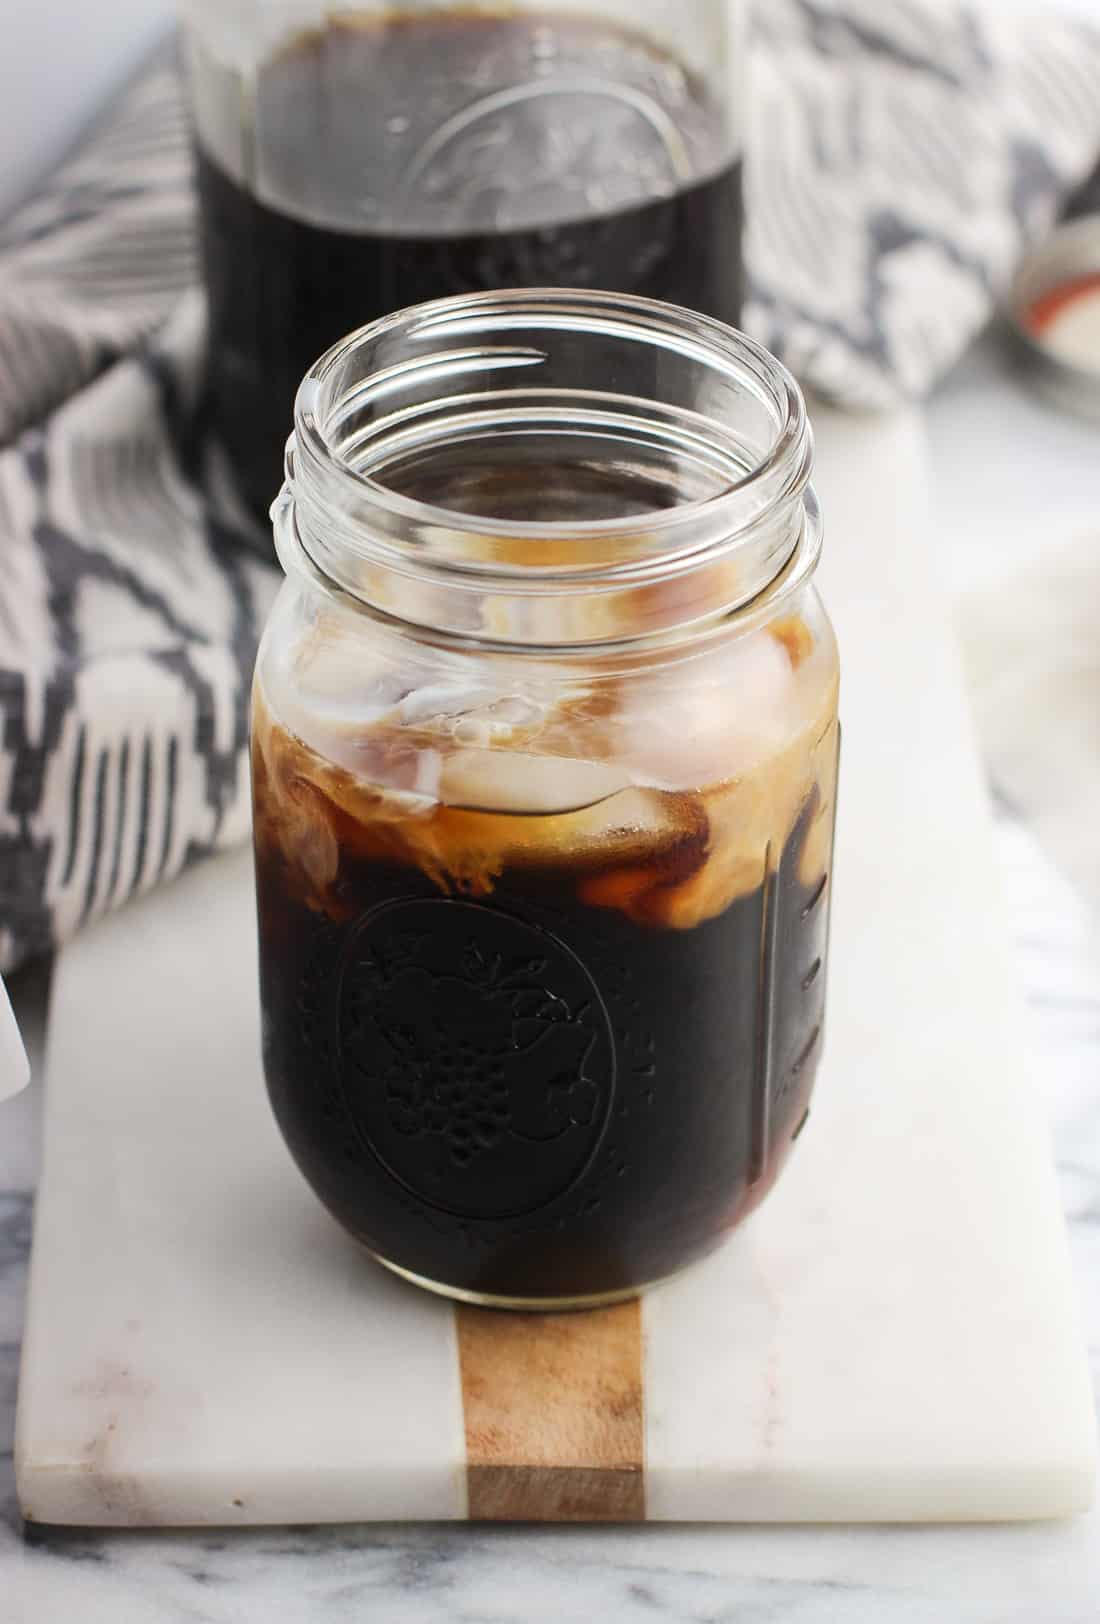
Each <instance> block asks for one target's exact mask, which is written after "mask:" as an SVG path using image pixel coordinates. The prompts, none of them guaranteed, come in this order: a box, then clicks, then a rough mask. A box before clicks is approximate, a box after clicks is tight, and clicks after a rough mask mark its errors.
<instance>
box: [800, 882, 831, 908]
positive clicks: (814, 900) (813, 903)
mask: <svg viewBox="0 0 1100 1624" xmlns="http://www.w3.org/2000/svg"><path fill="white" fill-rule="evenodd" d="M828 883H829V876H828V874H823V875H822V876H821V879H820V880H819V881H818V883H817V887H816V889H815V891H814V894H813V896H812V897H811V898H810V900H809V902H807V904H806V906H805V907H804V908H803V910H802V913H801V916H800V917H801V918H803V919H809V917H810V915H811V914H812V913H813V911H814V909H815V908H816V907H817V905H818V903H819V902H820V901H821V899H822V897H823V896H824V895H825V887H826V886H827V885H828Z"/></svg>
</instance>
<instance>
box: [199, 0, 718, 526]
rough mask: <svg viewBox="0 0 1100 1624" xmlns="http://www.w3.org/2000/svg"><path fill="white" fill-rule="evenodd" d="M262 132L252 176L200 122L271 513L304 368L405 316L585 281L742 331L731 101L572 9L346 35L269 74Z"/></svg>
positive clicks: (210, 273)
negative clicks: (429, 303)
mask: <svg viewBox="0 0 1100 1624" xmlns="http://www.w3.org/2000/svg"><path fill="white" fill-rule="evenodd" d="M227 118H228V119H229V121H230V122H233V121H234V120H236V121H237V122H239V114H238V113H235V112H234V110H233V109H232V108H230V109H229V111H228V114H227ZM253 118H254V133H252V134H250V135H246V141H245V149H244V150H243V152H241V153H236V154H234V163H233V164H229V163H228V162H227V163H225V164H223V162H222V161H220V160H219V158H218V156H216V155H215V145H216V144H215V143H210V142H207V141H206V140H205V139H204V136H203V133H202V131H201V130H200V136H199V141H198V144H197V175H198V187H199V197H200V203H201V221H202V241H203V255H204V265H205V273H206V281H207V286H208V289H209V301H210V349H209V356H210V359H209V383H210V402H211V411H212V414H213V423H214V427H215V430H216V433H217V437H218V438H219V439H220V441H221V442H222V444H223V445H224V447H225V449H226V451H227V452H228V455H229V458H230V461H231V463H232V465H233V468H234V472H235V476H236V478H237V481H238V483H239V486H240V488H241V491H242V493H243V495H244V496H245V498H246V500H247V501H248V503H249V505H250V506H251V507H252V508H253V510H254V511H255V512H257V513H258V514H263V513H266V510H267V508H268V506H269V504H270V502H271V500H272V498H273V497H274V495H275V492H276V491H277V489H278V486H279V483H280V481H281V478H282V453H283V446H284V442H285V439H286V435H287V431H288V427H289V425H290V422H291V417H292V407H293V400H294V393H295V390H296V388H297V385H298V383H299V381H300V379H301V377H302V375H303V373H304V372H305V371H306V370H307V369H308V368H309V367H310V366H311V365H312V363H313V362H314V360H316V358H317V357H318V356H319V355H320V354H321V353H322V352H323V351H324V350H325V349H327V348H328V346H329V345H330V344H332V343H334V342H335V341H336V340H337V339H338V338H340V337H341V336H343V334H345V333H347V332H349V331H351V330H353V329H354V328H357V327H359V326H362V325H363V324H364V323H365V322H368V321H372V320H374V319H375V318H376V317H378V316H382V315H385V314H387V313H389V312H390V311H392V310H395V309H400V308H402V307H404V306H406V305H410V304H415V303H418V302H419V301H421V300H424V299H431V298H438V297H441V296H443V295H445V294H453V293H460V292H465V291H470V290H474V289H489V288H504V287H524V286H527V287H532V286H568V287H579V288H597V289H607V290H610V291H614V292H624V293H637V294H643V295H646V296H648V297H650V298H654V299H664V300H668V301H671V302H672V303H674V304H682V305H688V306H690V307H692V308H694V309H696V310H699V311H702V312H703V313H705V314H707V315H711V316H716V317H718V318H719V319H721V320H723V321H727V322H731V323H734V324H736V322H737V321H738V319H739V315H740V303H741V165H740V162H739V161H737V160H736V158H732V157H731V146H730V140H729V137H728V134H727V131H726V121H725V115H724V110H723V109H722V108H721V107H719V106H718V105H717V104H716V103H715V101H714V98H713V96H712V95H711V93H710V92H709V91H708V90H707V88H706V87H705V86H704V85H703V84H702V83H701V82H700V81H697V80H695V79H693V78H692V77H691V76H690V75H688V74H686V73H685V72H684V70H682V69H681V68H680V66H679V65H678V64H677V63H676V62H675V61H674V59H672V58H671V57H668V56H665V55H663V54H662V53H660V52H659V51H658V50H657V48H656V47H654V46H652V45H649V44H647V43H646V42H645V41H643V40H641V39H640V37H635V36H633V35H630V34H627V33H625V32H624V33H617V32H613V31H612V30H610V29H609V28H607V27H605V26H604V25H601V24H597V23H596V22H594V21H593V22H590V21H588V20H586V19H584V18H577V17H569V16H565V15H562V16H557V15H555V14H553V13H547V14H545V15H539V14H534V15H530V14H529V15H525V16H522V17H509V18H493V17H485V16H481V17H477V16H474V15H471V14H463V13H461V12H458V11H456V12H442V13H436V14H434V15H427V16H423V17H419V18H404V19H402V18H400V17H398V18H395V19H390V20H387V21H384V22H381V23H375V24H374V25H369V24H368V23H367V22H366V21H362V22H355V23H352V24H351V25H348V24H339V23H334V24H333V25H332V26H330V27H329V28H328V29H326V30H325V31H324V32H320V33H316V34H310V35H307V36H305V37H303V38H302V39H300V40H298V41H296V42H295V43H294V44H293V45H292V46H291V47H289V48H288V49H287V50H286V51H284V52H282V53H281V54H280V55H279V56H277V57H276V58H274V59H273V60H272V61H271V62H270V63H269V64H268V65H267V67H265V68H264V69H263V70H262V71H261V73H260V76H259V81H258V85H257V89H256V103H255V109H254V114H253ZM237 167H239V168H240V169H241V170H242V171H243V173H239V174H238V173H233V174H231V173H230V168H237Z"/></svg>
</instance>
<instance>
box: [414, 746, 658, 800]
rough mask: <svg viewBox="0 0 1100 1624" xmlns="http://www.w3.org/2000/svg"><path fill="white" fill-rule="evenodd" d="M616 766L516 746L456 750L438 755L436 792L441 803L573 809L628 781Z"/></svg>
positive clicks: (623, 770) (625, 785) (614, 790)
mask: <svg viewBox="0 0 1100 1624" xmlns="http://www.w3.org/2000/svg"><path fill="white" fill-rule="evenodd" d="M630 781H631V780H630V775H629V773H628V772H627V771H626V770H625V769H623V768H622V767H618V766H614V765H612V764H611V763H608V762H604V761H570V760H562V759H561V758H560V757H558V756H537V755H531V754H529V753H527V752H524V751H519V750H485V749H473V750H465V749H464V750H457V751H455V752H454V753H453V754H451V755H448V756H447V757H445V758H444V761H443V769H442V773H441V775H440V782H439V795H440V799H441V800H442V801H443V802H444V804H445V805H447V806H454V807H467V808H470V809H476V810H480V811H492V812H513V813H528V814H536V813H537V814H542V815H543V816H546V815H549V814H552V813H560V812H573V811H577V810H579V809H580V808H582V807H588V806H594V805H596V804H598V803H599V802H600V801H605V800H607V798H608V797H609V796H611V795H615V794H616V793H617V792H618V791H619V790H623V789H626V788H627V787H628V786H629V785H630Z"/></svg>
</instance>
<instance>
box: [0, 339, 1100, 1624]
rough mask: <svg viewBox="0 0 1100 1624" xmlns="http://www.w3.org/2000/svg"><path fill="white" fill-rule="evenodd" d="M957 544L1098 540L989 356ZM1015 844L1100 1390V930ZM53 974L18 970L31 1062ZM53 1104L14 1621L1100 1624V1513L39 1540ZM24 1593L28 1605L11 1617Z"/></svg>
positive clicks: (4, 1461) (1014, 896)
mask: <svg viewBox="0 0 1100 1624" xmlns="http://www.w3.org/2000/svg"><path fill="white" fill-rule="evenodd" d="M929 441H930V450H931V459H932V472H933V479H934V495H935V500H936V504H937V508H938V512H939V524H938V534H937V536H936V538H935V541H936V545H937V546H938V547H939V548H940V549H941V551H942V567H943V570H944V578H945V581H946V582H947V584H948V586H949V587H950V588H951V589H952V590H954V591H960V590H962V589H965V588H966V587H969V586H971V585H974V584H976V583H980V582H981V581H982V580H984V579H988V578H989V576H990V573H991V572H993V571H995V570H997V569H999V568H1001V567H1003V566H1004V564H1005V563H1006V562H1008V561H1014V560H1018V561H1023V560H1025V559H1027V558H1030V557H1032V556H1035V555H1037V554H1039V553H1040V552H1041V550H1042V548H1043V547H1044V546H1054V545H1056V544H1057V543H1059V542H1062V541H1067V540H1070V539H1072V537H1073V535H1074V534H1076V533H1077V532H1078V531H1079V530H1080V529H1083V528H1084V527H1085V526H1086V525H1091V526H1092V527H1093V528H1094V529H1095V527H1096V519H1095V512H1096V501H1095V498H1096V489H1097V479H1096V465H1097V455H1096V452H1097V439H1096V430H1095V429H1089V428H1087V427H1085V426H1084V425H1080V424H1077V423H1075V422H1073V421H1071V420H1068V419H1064V418H1062V417H1060V416H1058V415H1057V414H1056V413H1054V412H1053V411H1052V410H1050V409H1048V408H1046V407H1045V406H1042V405H1040V404H1038V403H1037V402H1034V401H1033V400H1032V398H1031V397H1030V395H1028V394H1027V393H1025V392H1024V390H1023V389H1022V388H1021V387H1020V386H1019V385H1018V384H1017V383H1016V382H1015V381H1014V380H1013V379H1011V378H1010V377H1008V376H1007V375H1006V373H1005V370H1004V367H1003V363H1002V360H1001V357H1000V354H999V351H998V350H997V348H996V346H994V345H993V344H992V343H987V344H985V345H983V346H981V347H980V348H979V349H978V350H977V351H976V352H975V354H974V355H973V356H972V357H971V358H970V359H968V361H967V362H966V363H965V364H964V365H963V366H962V367H961V368H960V369H959V370H958V372H957V373H956V374H955V375H954V377H953V378H952V379H951V380H950V381H949V382H948V384H947V385H946V386H945V387H944V388H943V389H942V390H941V391H940V393H939V395H938V396H937V399H936V400H935V402H934V403H933V405H932V407H931V409H930V412H929ZM997 839H998V847H999V854H1000V857H1001V859H1002V863H1003V868H1004V873H1005V878H1006V885H1007V890H1008V896H1009V901H1010V914H1011V920H1012V929H1013V934H1014V943H1015V949H1016V962H1017V965H1018V971H1019V978H1020V984H1021V987H1022V990H1023V992H1024V996H1025V999H1026V1003H1027V1006H1028V1012H1029V1017H1030V1019H1029V1033H1030V1042H1031V1048H1032V1051H1033V1055H1034V1060H1035V1070H1036V1079H1037V1085H1038V1086H1039V1087H1040V1088H1041V1089H1042V1091H1043V1095H1044V1098H1045V1100H1046V1102H1047V1105H1048V1108H1049V1113H1050V1120H1051V1125H1052V1131H1053V1135H1054V1142H1055V1148H1056V1155H1057V1161H1058V1168H1059V1173H1060V1177H1061V1182H1062V1190H1063V1195H1064V1200H1065V1206H1066V1213H1067V1217H1068V1220H1069V1226H1070V1235H1071V1241H1072V1247H1073V1253H1074V1260H1075V1264H1076V1268H1077V1274H1078V1280H1079V1283H1080V1289H1081V1294H1082V1301H1083V1305H1084V1313H1085V1320H1086V1325H1087V1330H1088V1335H1089V1343H1090V1352H1091V1357H1092V1368H1093V1373H1094V1380H1097V1379H1100V939H1098V933H1097V931H1096V927H1095V922H1094V921H1092V920H1091V919H1090V917H1089V915H1088V914H1087V912H1086V910H1085V908H1084V907H1083V905H1082V904H1081V903H1080V902H1079V901H1078V899H1077V898H1076V897H1075V895H1074V893H1073V892H1072V890H1071V889H1070V887H1069V886H1068V885H1067V884H1066V882H1065V881H1064V880H1062V878H1061V877H1060V876H1059V875H1058V874H1057V873H1056V872H1055V871H1054V869H1053V868H1052V867H1051V865H1050V864H1049V862H1048V861H1047V860H1046V859H1045V857H1044V856H1043V854H1042V853H1041V852H1040V851H1039V850H1038V848H1037V847H1036V845H1035V843H1034V841H1033V840H1032V839H1031V837H1030V836H1029V835H1028V833H1027V832H1026V831H1025V830H1024V829H1022V828H1021V827H1020V826H1019V825H1018V824H1016V823H1015V822H1013V821H1012V819H1011V817H1010V816H1009V815H1007V813H1006V814H1004V815H1002V817H1001V819H1000V822H999V824H998V834H997ZM46 981H47V978H46V975H45V973H44V972H43V971H41V970H32V971H31V972H27V973H24V974H23V975H21V976H20V977H18V978H16V980H15V982H14V983H13V987H12V996H13V1002H14V1003H15V1006H16V1010H17V1013H18V1015H19V1017H20V1020H21V1023H22V1024H23V1028H24V1035H25V1037H26V1040H27V1046H28V1050H29V1051H30V1054H31V1058H32V1063H34V1064H36V1066H37V1064H38V1062H39V1060H40V1056H41V1029H42V1022H43V1011H44V1005H45V993H46ZM38 1109H39V1090H38V1088H37V1086H35V1087H32V1088H31V1089H30V1090H29V1091H28V1092H27V1093H26V1094H25V1095H23V1096H22V1097H21V1098H19V1099H18V1100H16V1101H13V1102H10V1103H8V1104H7V1105H6V1106H5V1107H4V1108H3V1113H2V1115H0V1620H2V1621H3V1624H62V1621H64V1624H68V1621H69V1620H72V1621H73V1624H76V1621H79V1624H131V1621H132V1624H184V1621H189V1624H194V1621H204V1624H245V1621H252V1620H263V1621H264V1624H313V1621H315V1620H316V1621H319V1620H325V1621H326V1624H327V1621H329V1620H332V1621H335V1624H339V1621H340V1620H345V1619H347V1620H351V1619H356V1620H358V1619H362V1618H367V1617H370V1618H374V1619H379V1620H384V1621H385V1624H404V1621H415V1624H435V1621H440V1624H443V1621H448V1624H451V1621H453V1624H458V1621H462V1624H513V1621H514V1624H536V1621H543V1620H545V1621H547V1624H550V1621H553V1624H563V1621H568V1620H574V1619H577V1620H580V1619H584V1620H588V1619H599V1620H601V1621H602V1620H608V1621H616V1624H617V1621H619V1620H622V1621H626V1624H629V1621H633V1620H638V1621H642V1620H650V1619H666V1620H668V1621H670V1624H673V1621H677V1624H679V1621H683V1624H688V1621H694V1624H719V1621H724V1620H731V1621H732V1620H734V1619H736V1620H737V1624H771V1621H775V1620H783V1621H792V1624H796V1621H802V1620H807V1621H810V1624H818V1621H821V1624H849V1621H850V1624H863V1621H866V1624H932V1621H935V1624H941V1621H947V1620H949V1621H950V1624H1017V1621H1018V1624H1025V1621H1026V1624H1038V1621H1041V1624H1095V1621H1096V1619H1097V1616H1098V1613H1097V1610H1098V1607H1100V1603H1098V1601H1097V1598H1098V1597H1100V1510H1098V1511H1095V1512H1093V1513H1092V1514H1091V1515H1090V1516H1088V1517H1086V1518H1083V1519H1080V1520H1078V1521H1077V1522H1075V1523H1071V1524H1064V1525H1058V1524H1053V1525H1036V1526H1031V1527H1019V1526H1015V1527H992V1528H989V1527H987V1528H982V1527H968V1528H916V1529H889V1528H883V1529H868V1528H861V1529H842V1528H841V1529H838V1528H828V1529H812V1528H802V1529H783V1528H769V1529H756V1528H703V1529H694V1528H689V1527H653V1526H650V1527H645V1528H632V1529H623V1530H612V1529H608V1528H603V1529H600V1530H596V1531H589V1530H584V1529H571V1528H553V1529H526V1528H503V1527H501V1528H486V1527H476V1526H475V1527H469V1526H462V1525H451V1526H435V1527H406V1526H401V1527H396V1526H390V1527H373V1528H338V1529H329V1530H318V1529H294V1530H271V1531H258V1532H255V1533H248V1534H233V1535H231V1534H220V1533H219V1534H214V1535H211V1534H210V1533H196V1534H193V1535H192V1534H184V1535H179V1534H156V1533H126V1534H104V1535H99V1534H97V1535H88V1534H64V1535H62V1534H56V1535H54V1534H51V1535H49V1536H44V1535H41V1534H35V1535H34V1536H33V1538H31V1539H30V1540H27V1541H24V1538H23V1535H22V1531H21V1528H20V1524H19V1519H18V1509H17V1505H16V1500H15V1488H14V1481H13V1475H12V1466H11V1434H12V1425H13V1421H14V1409H15V1387H16V1377H17V1366H18V1354H19V1339H20V1332H21V1324H22V1305H23V1291H24V1283H25V1266H26V1256H27V1250H28V1246H29V1241H30V1218H31V1200H32V1191H33V1188H34V1183H35V1177H36V1166H37V1130H38ZM13 1603H14V1610H13V1605H12V1604H13Z"/></svg>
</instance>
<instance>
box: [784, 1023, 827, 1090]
mask: <svg viewBox="0 0 1100 1624" xmlns="http://www.w3.org/2000/svg"><path fill="white" fill-rule="evenodd" d="M820 1036H821V1027H820V1025H817V1026H815V1027H814V1029H813V1031H812V1032H811V1033H810V1035H809V1038H808V1039H807V1040H806V1043H805V1046H804V1047H803V1050H802V1053H801V1054H800V1055H799V1057H798V1059H797V1060H796V1061H795V1063H794V1065H793V1066H792V1067H791V1076H792V1077H797V1076H798V1074H799V1072H800V1071H801V1070H802V1068H803V1066H805V1064H806V1062H807V1060H808V1059H809V1058H810V1056H811V1055H812V1054H813V1052H814V1050H815V1049H816V1047H817V1040H818V1038H819V1037H820Z"/></svg>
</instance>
